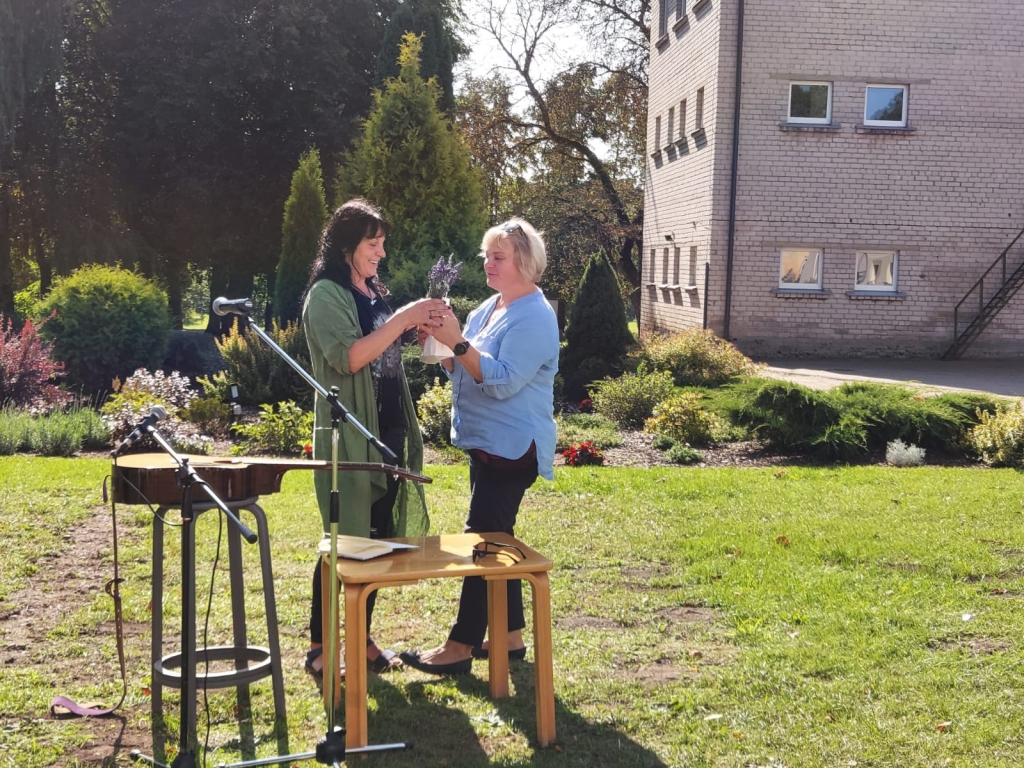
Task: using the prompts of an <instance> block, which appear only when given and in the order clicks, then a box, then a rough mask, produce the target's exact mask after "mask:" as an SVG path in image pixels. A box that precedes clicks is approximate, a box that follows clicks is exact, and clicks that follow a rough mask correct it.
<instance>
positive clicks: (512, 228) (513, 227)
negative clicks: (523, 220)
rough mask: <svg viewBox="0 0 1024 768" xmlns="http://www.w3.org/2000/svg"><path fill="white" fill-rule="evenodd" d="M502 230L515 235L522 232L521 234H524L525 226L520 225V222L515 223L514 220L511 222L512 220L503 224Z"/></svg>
mask: <svg viewBox="0 0 1024 768" xmlns="http://www.w3.org/2000/svg"><path fill="white" fill-rule="evenodd" d="M501 230H502V232H504V233H505V234H506V235H515V234H520V235H522V234H524V233H523V228H522V227H521V226H519V225H518V224H516V223H514V222H511V221H510V222H509V223H508V224H505V225H504V226H503V227H502V228H501Z"/></svg>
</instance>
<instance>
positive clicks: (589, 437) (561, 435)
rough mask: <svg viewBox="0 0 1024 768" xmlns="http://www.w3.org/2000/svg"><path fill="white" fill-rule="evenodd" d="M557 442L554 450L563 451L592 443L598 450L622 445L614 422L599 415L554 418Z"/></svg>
mask: <svg viewBox="0 0 1024 768" xmlns="http://www.w3.org/2000/svg"><path fill="white" fill-rule="evenodd" d="M555 425H556V427H557V428H558V440H557V443H556V445H555V450H558V451H564V450H565V449H566V448H568V447H569V446H571V445H574V444H576V443H593V444H594V445H596V446H597V447H598V448H615V447H617V446H620V445H622V436H621V435H620V434H619V433H618V431H617V430H616V429H615V422H613V421H611V420H610V419H608V418H606V417H604V416H602V415H601V414H599V413H560V414H559V415H557V416H555Z"/></svg>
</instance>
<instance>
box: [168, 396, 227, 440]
mask: <svg viewBox="0 0 1024 768" xmlns="http://www.w3.org/2000/svg"><path fill="white" fill-rule="evenodd" d="M178 415H179V416H181V418H182V419H184V420H185V421H189V422H192V423H193V424H195V425H196V428H197V429H198V430H199V431H200V432H202V433H203V434H204V435H219V436H222V435H226V434H227V433H228V430H230V429H231V406H229V405H228V404H227V403H225V402H223V401H221V400H217V399H215V398H212V397H197V398H196V399H195V400H193V401H192V402H191V403H190V404H189V405H188V407H187V408H183V409H182V410H181V411H180V412H179V414H178Z"/></svg>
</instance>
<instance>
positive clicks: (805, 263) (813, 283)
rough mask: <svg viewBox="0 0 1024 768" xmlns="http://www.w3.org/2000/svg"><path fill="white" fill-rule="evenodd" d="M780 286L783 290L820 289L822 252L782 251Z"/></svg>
mask: <svg viewBox="0 0 1024 768" xmlns="http://www.w3.org/2000/svg"><path fill="white" fill-rule="evenodd" d="M779 286H780V287H781V288H819V287H820V286H821V251H820V250H797V249H786V250H784V251H782V259H781V262H780V269H779Z"/></svg>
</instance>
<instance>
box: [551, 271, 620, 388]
mask: <svg viewBox="0 0 1024 768" xmlns="http://www.w3.org/2000/svg"><path fill="white" fill-rule="evenodd" d="M565 340H566V345H565V348H564V349H563V350H562V359H561V361H560V363H559V366H558V369H559V373H561V375H562V378H563V379H564V380H565V390H564V392H565V395H566V396H568V397H573V398H578V397H585V396H586V386H587V385H588V384H589V383H590V382H592V381H596V380H597V379H603V378H604V377H605V376H610V375H613V374H618V373H621V372H622V363H623V361H624V359H625V357H626V350H627V348H628V347H629V345H630V344H631V343H632V341H633V334H631V333H630V332H629V325H628V324H627V322H626V310H625V307H624V306H623V304H622V293H621V292H620V290H619V282H618V280H617V279H616V278H615V273H614V272H613V271H612V268H611V265H610V264H609V263H608V259H607V257H606V256H605V255H604V253H602V252H598V253H595V254H594V255H592V256H591V257H590V262H589V263H588V264H587V268H586V270H584V272H583V278H582V279H581V280H580V284H579V286H578V287H577V288H576V297H575V299H574V300H573V305H572V310H571V311H570V312H569V324H568V326H567V327H566V329H565Z"/></svg>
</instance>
